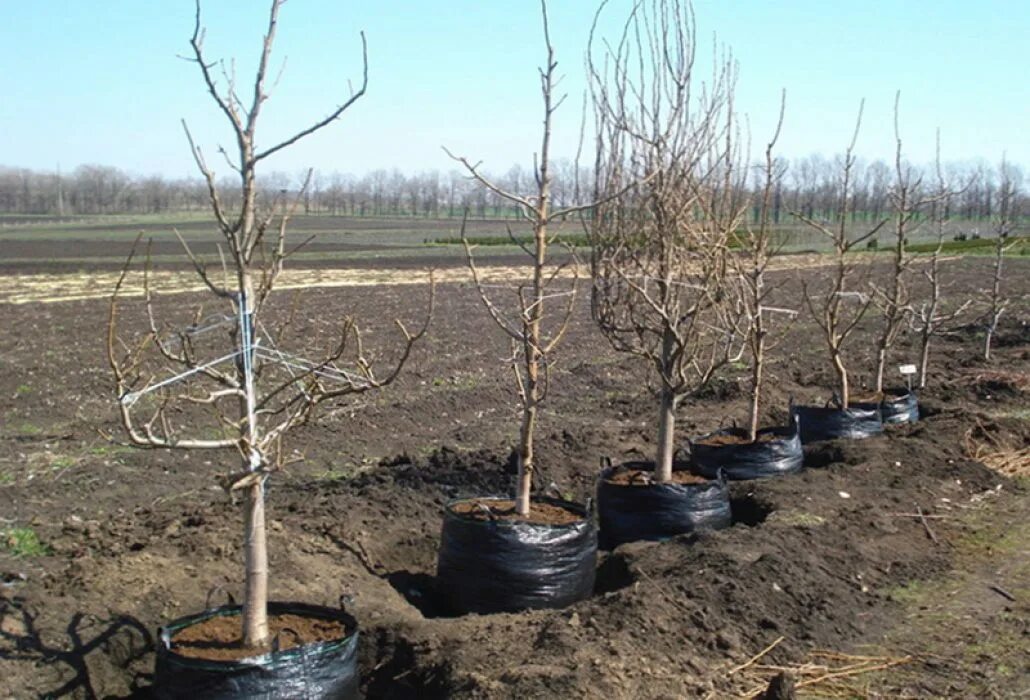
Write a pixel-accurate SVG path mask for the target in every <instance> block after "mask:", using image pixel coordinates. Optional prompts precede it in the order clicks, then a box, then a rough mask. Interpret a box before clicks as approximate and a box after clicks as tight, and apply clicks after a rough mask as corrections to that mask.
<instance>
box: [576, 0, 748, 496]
mask: <svg viewBox="0 0 1030 700" xmlns="http://www.w3.org/2000/svg"><path fill="white" fill-rule="evenodd" d="M602 9H603V5H602ZM600 14H601V10H599V11H598V17H599V16H600ZM596 27H597V19H596V18H595V23H594V29H595V30H596ZM596 46H597V37H595V36H594V31H592V32H591V40H590V54H589V69H590V74H591V75H590V78H591V89H592V94H593V104H594V111H595V118H596V121H597V133H598V142H597V160H596V166H595V177H596V181H595V192H596V194H595V197H596V198H597V199H598V200H599V201H600V202H601V203H602V204H601V205H600V206H598V207H597V208H596V209H595V210H594V216H593V218H592V219H591V221H590V226H589V233H590V237H591V243H592V245H593V250H592V257H591V268H592V273H593V280H594V282H593V287H592V297H591V301H592V310H593V315H594V318H595V320H596V321H597V322H598V324H599V326H600V328H601V330H602V331H603V332H604V334H605V335H606V336H607V338H608V340H609V341H610V342H611V344H612V346H613V347H614V348H615V349H616V350H618V351H621V352H628V353H632V354H635V355H637V356H639V357H641V358H643V359H644V360H645V361H647V362H648V363H649V364H650V365H651V366H652V367H653V369H654V370H655V373H656V375H657V377H658V380H659V383H660V388H659V394H660V399H659V401H660V409H659V418H658V429H657V434H658V435H657V449H656V454H655V479H656V480H657V481H659V482H663V481H668V480H669V479H671V477H672V462H673V452H674V449H673V446H674V429H675V410H676V407H677V405H678V404H679V402H680V400H681V399H682V398H683V397H684V396H686V395H687V394H688V393H690V392H691V391H693V390H696V389H697V388H699V387H701V386H704V385H705V384H706V383H707V382H708V381H709V380H710V379H711V378H712V377H713V376H714V374H715V373H716V372H717V371H718V370H719V369H720V368H721V367H723V366H725V365H726V364H728V363H729V362H731V361H733V360H735V359H737V358H739V357H740V356H741V354H742V353H743V345H744V343H745V337H746V331H745V330H744V329H743V328H742V319H743V317H744V314H743V310H742V308H741V306H742V302H741V298H740V294H739V293H738V291H739V290H738V289H736V288H735V285H736V283H737V279H736V278H735V276H734V275H733V274H732V267H731V265H730V262H729V244H730V237H731V235H732V234H733V232H734V231H735V230H736V229H737V228H738V226H739V225H740V223H741V221H742V219H743V217H744V213H745V210H746V207H747V201H746V197H745V195H744V187H743V179H744V177H745V176H746V175H745V171H744V169H743V168H742V167H740V166H739V163H740V159H741V149H740V146H739V143H738V138H737V137H738V133H737V131H738V129H737V124H736V115H735V112H734V106H733V93H734V87H735V81H736V66H735V64H734V62H733V61H732V59H731V58H729V57H723V58H722V59H721V60H720V61H719V63H718V65H717V66H716V67H715V73H714V75H713V76H712V80H711V82H710V83H708V84H706V85H704V87H703V88H698V87H697V86H696V84H695V83H696V82H697V76H696V75H695V73H694V69H695V65H694V58H695V50H696V42H695V25H694V17H693V11H692V9H691V7H690V5H689V4H688V3H681V2H677V1H673V2H666V1H665V0H651V1H647V2H640V3H638V4H637V5H636V6H635V7H634V9H633V11H632V13H631V15H630V17H629V19H628V21H627V22H626V24H625V27H624V30H623V33H622V36H621V37H620V38H619V40H618V42H617V43H614V44H610V43H607V42H605V43H604V45H603V49H599V48H596ZM634 183H636V184H634ZM627 188H629V189H627Z"/></svg>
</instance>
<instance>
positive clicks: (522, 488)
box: [515, 349, 539, 517]
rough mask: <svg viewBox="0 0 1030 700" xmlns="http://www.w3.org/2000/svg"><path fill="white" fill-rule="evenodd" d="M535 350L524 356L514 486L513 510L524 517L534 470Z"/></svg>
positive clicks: (536, 393)
mask: <svg viewBox="0 0 1030 700" xmlns="http://www.w3.org/2000/svg"><path fill="white" fill-rule="evenodd" d="M535 352H536V350H534V349H530V351H529V353H528V354H527V357H526V396H525V405H524V406H523V407H522V428H521V430H520V431H519V465H518V476H517V477H516V487H515V512H516V513H518V514H519V515H521V516H523V517H525V516H528V515H529V507H530V492H531V491H532V489H533V472H534V471H536V464H535V462H534V459H535V458H534V454H533V452H534V450H533V433H534V431H535V429H536V412H537V401H538V399H539V390H538V388H537V380H538V376H537V372H538V371H539V360H538V359H537V358H536V357H535V355H534V357H530V355H532V354H534V353H535Z"/></svg>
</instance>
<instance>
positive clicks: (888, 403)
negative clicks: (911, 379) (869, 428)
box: [880, 389, 919, 424]
mask: <svg viewBox="0 0 1030 700" xmlns="http://www.w3.org/2000/svg"><path fill="white" fill-rule="evenodd" d="M880 414H881V415H882V416H883V422H884V423H887V424H891V423H915V422H917V421H918V420H919V401H918V399H917V397H916V392H914V391H908V390H907V389H899V390H896V391H888V392H887V393H886V395H885V396H884V398H883V401H881V402H880Z"/></svg>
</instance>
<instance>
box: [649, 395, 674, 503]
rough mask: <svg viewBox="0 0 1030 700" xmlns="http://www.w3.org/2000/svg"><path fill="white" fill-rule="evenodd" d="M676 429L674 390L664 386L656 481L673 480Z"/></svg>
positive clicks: (656, 459) (659, 424)
mask: <svg viewBox="0 0 1030 700" xmlns="http://www.w3.org/2000/svg"><path fill="white" fill-rule="evenodd" d="M675 431H676V409H675V400H674V396H673V392H672V390H671V389H669V388H668V387H666V386H663V387H662V396H661V402H660V404H659V415H658V449H657V452H656V454H655V471H654V477H655V481H657V482H658V483H660V484H665V483H668V482H670V481H672V455H673V452H674V449H673V445H674V437H675Z"/></svg>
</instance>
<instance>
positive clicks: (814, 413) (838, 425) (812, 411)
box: [794, 405, 883, 443]
mask: <svg viewBox="0 0 1030 700" xmlns="http://www.w3.org/2000/svg"><path fill="white" fill-rule="evenodd" d="M794 411H795V415H796V416H797V422H798V427H799V428H800V430H801V442H802V443H809V442H818V441H819V440H834V439H836V438H850V439H859V438H867V437H872V436H873V435H880V434H881V433H883V419H882V418H881V416H880V408H879V406H878V405H873V406H871V407H862V406H851V407H849V408H846V409H841V408H837V407H836V406H827V407H822V406H796V407H795V408H794Z"/></svg>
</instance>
